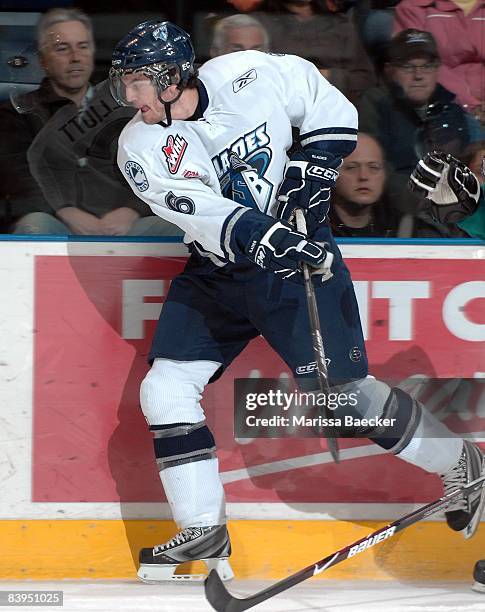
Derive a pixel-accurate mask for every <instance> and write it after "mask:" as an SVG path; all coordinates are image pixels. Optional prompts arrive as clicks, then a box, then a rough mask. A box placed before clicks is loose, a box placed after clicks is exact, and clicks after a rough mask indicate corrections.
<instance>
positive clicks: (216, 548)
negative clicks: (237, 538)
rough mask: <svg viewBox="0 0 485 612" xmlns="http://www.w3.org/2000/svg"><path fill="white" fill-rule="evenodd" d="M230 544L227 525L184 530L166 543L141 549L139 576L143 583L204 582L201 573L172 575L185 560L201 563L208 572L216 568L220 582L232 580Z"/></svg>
mask: <svg viewBox="0 0 485 612" xmlns="http://www.w3.org/2000/svg"><path fill="white" fill-rule="evenodd" d="M230 554H231V542H230V540H229V534H228V532H227V528H226V525H213V526H211V527H187V528H185V529H183V530H182V531H179V533H177V534H176V535H175V536H174V537H173V538H171V539H170V540H169V541H168V542H166V543H165V544H160V545H158V546H155V547H154V548H142V550H141V551H140V568H139V570H138V577H139V578H141V579H142V580H143V581H144V582H150V583H151V582H164V581H167V580H184V581H189V580H198V581H200V580H203V579H204V578H206V575H204V574H175V570H176V569H177V566H178V565H179V564H181V563H186V562H187V561H199V560H200V561H204V563H205V564H206V565H207V573H209V572H210V571H211V570H212V569H215V570H216V571H217V573H218V574H219V576H220V577H221V580H230V579H231V578H233V577H234V573H233V571H232V569H231V565H230V563H229V561H228V557H229V556H230Z"/></svg>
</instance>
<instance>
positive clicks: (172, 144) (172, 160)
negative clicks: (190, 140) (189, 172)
mask: <svg viewBox="0 0 485 612" xmlns="http://www.w3.org/2000/svg"><path fill="white" fill-rule="evenodd" d="M186 149H187V141H186V140H185V138H183V137H182V136H179V134H175V136H172V134H170V136H169V137H168V138H167V144H166V145H165V146H164V147H162V151H163V153H164V155H165V161H166V162H167V166H168V171H169V172H170V174H176V173H177V170H178V169H179V167H180V162H181V161H182V158H183V156H184V153H185V151H186Z"/></svg>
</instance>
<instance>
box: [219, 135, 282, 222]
mask: <svg viewBox="0 0 485 612" xmlns="http://www.w3.org/2000/svg"><path fill="white" fill-rule="evenodd" d="M269 144H270V137H269V136H268V134H267V132H266V123H262V124H261V125H259V126H258V127H257V128H256V129H254V130H251V131H250V132H246V133H245V134H243V135H242V136H240V137H239V138H237V139H236V140H235V141H234V142H233V143H231V144H230V145H229V147H227V148H226V149H224V150H223V151H221V152H220V153H219V154H218V155H215V156H214V157H213V158H212V164H213V166H214V169H215V171H216V173H217V177H218V179H219V183H220V186H221V191H222V195H223V196H224V197H225V198H229V199H231V200H234V202H237V203H238V204H242V205H243V206H248V207H250V208H255V209H256V210H262V211H263V212H266V211H267V210H268V207H269V204H270V202H271V196H272V193H273V190H274V185H273V183H271V182H270V181H269V180H268V179H266V178H265V176H264V175H265V173H266V170H267V169H268V167H269V164H270V162H271V158H272V153H271V148H270V147H269Z"/></svg>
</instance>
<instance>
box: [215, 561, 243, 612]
mask: <svg viewBox="0 0 485 612" xmlns="http://www.w3.org/2000/svg"><path fill="white" fill-rule="evenodd" d="M204 590H205V596H206V598H207V601H208V602H209V603H210V605H211V606H212V607H213V608H214V610H217V612H242V610H246V609H247V608H248V607H250V606H245V605H244V603H245V602H244V601H243V600H241V599H238V598H237V597H233V596H232V595H231V594H230V593H229V591H228V590H227V589H226V587H225V586H224V583H223V582H222V580H221V578H220V576H219V574H218V573H217V572H216V570H214V569H213V570H211V571H210V573H209V575H208V576H207V578H206V579H205V583H204Z"/></svg>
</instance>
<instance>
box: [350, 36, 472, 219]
mask: <svg viewBox="0 0 485 612" xmlns="http://www.w3.org/2000/svg"><path fill="white" fill-rule="evenodd" d="M439 64H440V60H439V55H438V50H437V47H436V43H435V40H434V38H433V37H432V35H431V34H429V33H428V32H421V31H419V30H405V31H403V32H401V33H400V34H399V35H398V36H396V37H394V38H393V39H392V41H391V44H390V47H389V62H388V63H387V64H386V75H387V83H386V84H384V85H383V86H381V87H376V88H373V89H371V90H369V91H368V92H366V94H365V95H364V96H363V98H362V99H361V101H360V103H359V124H360V128H361V129H362V130H363V131H365V132H368V133H370V134H373V135H374V136H375V137H376V138H377V140H378V141H379V142H380V144H381V145H382V147H383V149H384V152H385V156H386V161H387V163H388V164H389V167H390V176H389V179H388V185H389V191H390V195H391V197H392V201H393V203H394V205H395V206H396V207H397V208H398V209H399V210H400V211H401V212H412V213H414V212H415V211H416V206H417V204H418V201H417V200H416V197H415V196H414V195H412V194H409V193H408V192H407V190H406V188H405V186H406V183H407V180H408V177H409V175H410V173H411V171H412V170H413V168H414V167H415V165H416V163H417V161H418V159H419V158H420V157H422V156H423V155H424V154H425V153H426V152H428V151H430V150H432V149H436V148H438V149H442V150H445V151H446V152H448V153H451V154H453V155H455V156H456V155H459V154H460V153H461V152H462V151H463V150H464V148H465V147H466V146H467V145H468V144H469V143H470V142H471V141H472V140H473V139H478V138H479V137H480V125H479V124H478V122H476V121H475V120H473V118H472V117H471V116H468V115H467V114H466V113H465V111H464V110H463V109H462V107H461V106H460V105H458V104H457V103H456V102H455V96H454V94H452V93H451V92H450V91H448V90H447V89H445V88H444V87H443V86H442V85H440V84H439V83H438V81H437V75H438V67H439Z"/></svg>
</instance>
